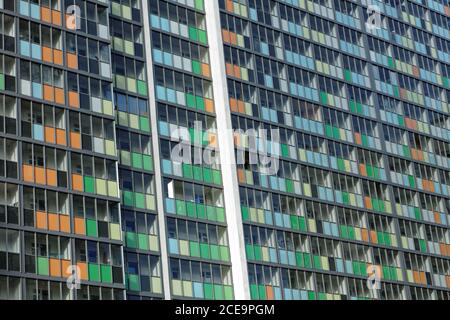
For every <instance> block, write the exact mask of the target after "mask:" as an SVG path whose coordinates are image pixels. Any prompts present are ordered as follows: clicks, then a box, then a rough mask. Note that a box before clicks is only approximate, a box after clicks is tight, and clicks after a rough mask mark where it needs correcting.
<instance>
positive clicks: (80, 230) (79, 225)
mask: <svg viewBox="0 0 450 320" xmlns="http://www.w3.org/2000/svg"><path fill="white" fill-rule="evenodd" d="M74 225H75V233H76V234H86V227H85V225H84V219H83V218H74Z"/></svg>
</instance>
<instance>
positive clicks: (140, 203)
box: [134, 192, 145, 209]
mask: <svg viewBox="0 0 450 320" xmlns="http://www.w3.org/2000/svg"><path fill="white" fill-rule="evenodd" d="M134 200H135V207H136V208H140V209H145V195H144V194H143V193H137V192H136V193H135V194H134Z"/></svg>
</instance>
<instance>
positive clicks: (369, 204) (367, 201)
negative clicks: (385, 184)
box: [364, 197, 372, 209]
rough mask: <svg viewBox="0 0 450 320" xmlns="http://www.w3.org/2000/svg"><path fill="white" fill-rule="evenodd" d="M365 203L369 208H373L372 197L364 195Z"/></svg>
mask: <svg viewBox="0 0 450 320" xmlns="http://www.w3.org/2000/svg"><path fill="white" fill-rule="evenodd" d="M364 205H365V206H366V208H367V209H372V200H371V199H370V197H364Z"/></svg>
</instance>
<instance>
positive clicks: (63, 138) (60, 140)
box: [56, 129, 66, 146]
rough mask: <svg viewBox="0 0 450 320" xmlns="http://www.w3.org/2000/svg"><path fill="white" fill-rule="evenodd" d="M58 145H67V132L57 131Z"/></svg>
mask: <svg viewBox="0 0 450 320" xmlns="http://www.w3.org/2000/svg"><path fill="white" fill-rule="evenodd" d="M56 143H57V144H62V145H64V146H65V145H66V130H64V129H56Z"/></svg>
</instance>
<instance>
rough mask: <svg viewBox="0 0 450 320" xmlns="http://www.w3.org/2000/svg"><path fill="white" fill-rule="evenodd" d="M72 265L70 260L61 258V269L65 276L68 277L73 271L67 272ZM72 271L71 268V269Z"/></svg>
mask: <svg viewBox="0 0 450 320" xmlns="http://www.w3.org/2000/svg"><path fill="white" fill-rule="evenodd" d="M71 265H72V263H71V262H70V260H61V270H62V274H63V277H64V278H68V277H69V276H71V275H72V273H70V272H69V273H67V271H68V269H69V267H70V266H71ZM69 271H70V270H69Z"/></svg>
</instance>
